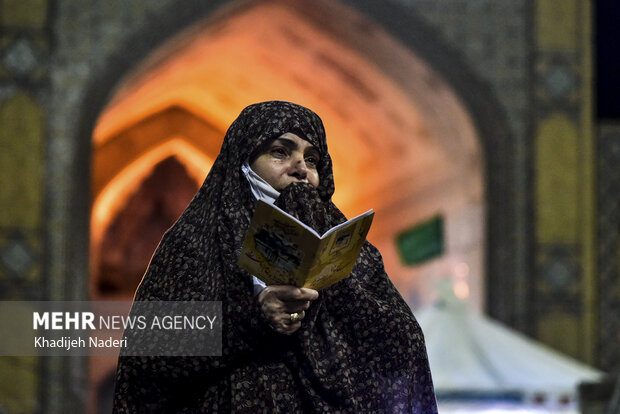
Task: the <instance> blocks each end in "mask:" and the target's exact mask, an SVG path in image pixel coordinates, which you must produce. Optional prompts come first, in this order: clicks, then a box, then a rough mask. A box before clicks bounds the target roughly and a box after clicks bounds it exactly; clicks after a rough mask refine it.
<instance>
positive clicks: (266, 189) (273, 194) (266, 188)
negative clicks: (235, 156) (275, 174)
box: [241, 159, 280, 204]
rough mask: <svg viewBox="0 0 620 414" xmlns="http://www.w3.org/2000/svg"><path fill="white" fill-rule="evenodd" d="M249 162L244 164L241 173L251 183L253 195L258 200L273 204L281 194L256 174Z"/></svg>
mask: <svg viewBox="0 0 620 414" xmlns="http://www.w3.org/2000/svg"><path fill="white" fill-rule="evenodd" d="M248 161H249V159H248V160H247V161H245V162H244V163H243V165H242V166H241V171H242V172H243V174H244V175H245V178H246V179H247V180H248V182H249V183H250V190H252V195H254V198H256V199H257V200H264V201H266V202H267V203H269V204H273V203H274V202H275V201H276V198H278V197H279V196H280V192H279V191H278V190H276V189H275V188H273V187H272V186H271V184H269V183H268V182H267V181H265V180H263V178H262V177H261V176H260V175H258V174H256V173H255V172H254V170H252V168H251V167H250V164H249V162H248Z"/></svg>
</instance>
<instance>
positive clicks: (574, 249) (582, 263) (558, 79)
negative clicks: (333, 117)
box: [0, 0, 620, 413]
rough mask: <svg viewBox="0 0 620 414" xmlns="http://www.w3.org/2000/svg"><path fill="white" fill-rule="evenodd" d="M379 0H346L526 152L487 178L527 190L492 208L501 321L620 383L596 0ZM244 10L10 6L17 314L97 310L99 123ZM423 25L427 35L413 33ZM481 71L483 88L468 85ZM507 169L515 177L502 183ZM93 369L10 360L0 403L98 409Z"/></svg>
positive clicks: (612, 148)
mask: <svg viewBox="0 0 620 414" xmlns="http://www.w3.org/2000/svg"><path fill="white" fill-rule="evenodd" d="M373 2H374V1H373V0H346V1H343V3H344V4H347V5H349V6H350V7H351V8H353V9H357V10H358V11H360V12H362V13H365V12H366V13H367V15H368V17H369V18H371V19H374V20H376V21H379V22H381V24H382V26H383V27H384V28H385V29H386V30H387V31H388V32H392V33H403V32H409V33H414V34H415V33H420V35H419V36H418V38H415V36H413V35H412V36H413V38H414V39H413V40H412V42H414V43H415V45H417V47H418V48H419V49H420V54H421V56H422V57H424V58H427V59H428V61H429V63H430V64H431V66H433V67H434V68H435V69H436V70H437V71H438V72H439V73H440V74H441V75H443V76H445V77H446V79H447V80H448V82H450V83H451V84H452V86H453V87H454V88H455V90H456V91H457V93H458V94H459V95H460V96H461V97H462V98H463V100H464V102H465V104H466V106H467V107H469V108H470V109H472V111H477V113H478V115H477V121H478V125H477V126H478V127H481V125H482V124H484V125H486V126H484V125H483V126H482V127H483V128H486V131H485V135H486V136H487V139H492V138H490V137H492V136H493V133H494V131H493V125H495V124H494V123H493V119H485V109H484V108H485V106H484V103H481V102H478V101H476V96H477V95H478V93H479V92H480V88H482V89H484V90H485V91H488V92H490V93H491V94H492V95H493V96H495V97H496V98H497V102H498V103H499V105H500V108H499V110H500V111H501V112H502V113H504V114H505V117H506V119H507V120H508V124H507V125H508V131H504V130H499V129H498V130H497V131H495V134H496V136H497V139H498V140H500V139H501V140H504V141H507V140H510V141H511V142H510V147H509V150H505V151H503V152H502V154H505V155H502V156H501V157H497V158H495V159H494V160H493V161H492V162H489V163H488V164H487V169H488V171H487V185H493V182H494V181H493V180H509V181H510V183H511V185H510V186H509V187H510V189H511V190H510V192H511V193H510V198H508V199H503V198H502V199H496V200H490V201H489V204H493V205H494V206H496V207H495V208H496V209H500V210H501V211H502V212H504V214H499V217H497V220H499V221H500V222H502V223H503V222H507V221H509V222H512V224H511V227H510V228H511V229H512V231H511V232H510V233H508V234H505V235H504V237H505V238H507V239H510V240H509V242H508V243H507V244H506V245H508V246H512V248H511V249H510V250H506V251H501V252H500V254H498V257H497V258H496V259H495V260H496V261H497V263H499V264H501V263H504V264H505V271H504V272H499V271H496V272H494V273H493V274H489V275H488V276H487V282H486V283H487V289H488V291H487V292H488V293H487V306H488V310H489V312H490V313H491V314H492V315H493V316H495V317H498V318H500V319H501V320H503V321H505V322H507V323H509V324H510V325H512V326H514V327H517V328H518V329H520V330H522V331H525V332H527V333H528V334H530V335H533V336H535V337H537V338H538V339H540V340H542V341H543V342H546V343H547V344H549V345H552V346H554V347H556V348H557V349H560V350H562V351H563V352H566V353H568V354H570V355H572V356H575V357H577V358H580V359H582V360H584V361H587V362H589V363H591V364H594V365H596V366H599V367H602V368H604V369H607V370H612V369H615V370H616V371H617V370H618V369H620V354H619V351H618V350H619V349H620V347H618V341H619V340H620V339H618V332H619V331H620V320H619V319H618V317H617V315H618V314H620V312H618V310H619V309H620V276H619V272H620V264H619V263H620V235H619V233H618V228H619V225H618V224H619V221H620V213H619V205H620V201H619V199H618V197H619V196H618V194H620V191H619V190H620V189H619V188H618V183H619V177H618V168H617V165H619V164H620V163H619V154H620V150H619V148H618V142H620V127H619V126H618V124H614V123H605V124H602V125H600V127H599V128H598V132H597V134H596V135H595V131H596V129H595V124H594V121H593V119H592V118H591V117H592V96H591V94H592V92H591V73H590V66H591V62H592V50H591V43H590V39H591V21H592V20H591V18H590V14H591V6H590V4H591V2H590V1H578V0H442V1H436V0H392V1H390V2H385V3H386V7H385V8H383V11H376V13H377V15H376V16H375V15H372V14H371V13H369V11H372V10H375V9H374V7H375V6H374V5H373ZM206 3H208V4H206ZM229 3H230V2H228V1H225V0H217V1H210V2H204V1H191V0H184V1H178V0H132V1H130V0H109V1H100V0H1V1H0V131H1V135H0V177H1V180H2V184H1V185H2V189H1V191H0V292H1V293H0V294H1V295H2V300H8V299H22V300H27V299H30V300H32V299H47V300H72V299H81V298H85V297H87V292H88V286H87V284H88V257H87V254H86V249H83V248H81V247H80V248H77V247H76V246H87V245H88V222H89V214H90V200H89V197H88V194H89V186H90V184H89V179H90V170H89V168H90V161H91V160H90V140H91V129H92V126H93V125H94V122H95V120H96V117H97V115H98V113H99V111H101V109H102V107H103V105H104V104H105V102H106V98H107V97H108V95H109V94H110V93H111V88H113V86H114V84H115V82H116V81H117V80H118V79H120V77H121V76H122V74H123V73H124V72H125V71H126V70H128V69H129V68H131V67H132V66H133V65H135V64H136V63H138V62H139V61H140V60H141V59H142V58H144V56H145V54H146V53H147V51H148V50H150V49H152V48H154V47H156V46H157V45H159V44H160V43H161V42H162V41H163V40H165V38H166V37H167V36H170V35H172V34H174V33H175V32H177V31H178V30H181V29H182V28H183V27H185V26H187V25H190V24H192V23H194V22H196V21H198V20H199V19H201V18H204V17H207V16H210V15H211V14H212V13H213V12H215V11H218V10H219V9H220V7H221V6H226V5H229ZM374 3H376V2H374ZM388 6H389V7H388ZM394 11H401V13H399V14H398V15H397V14H395V13H394ZM218 13H219V11H218ZM382 13H383V14H382ZM409 15H410V16H414V17H415V20H412V21H415V23H419V26H416V25H413V24H412V25H411V26H408V25H407V19H406V17H407V16H409ZM403 16H404V17H403ZM389 21H393V22H395V25H397V26H398V27H389V24H388V22H389ZM425 36H429V37H428V39H427V38H425ZM427 40H428V41H427ZM437 45H441V46H442V47H441V48H438V47H437ZM447 56H448V57H447ZM465 71H466V72H467V73H470V74H473V75H472V76H474V77H475V78H476V79H477V80H478V82H477V83H467V84H464V83H463V82H459V81H460V80H462V79H463V77H462V72H465ZM486 117H487V118H489V117H490V115H486ZM498 125H503V124H498ZM595 137H596V140H595ZM502 142H503V141H502ZM595 144H596V145H595ZM487 148H488V147H487ZM502 157H503V158H502ZM503 166H508V167H507V168H506V169H504V170H503V171H508V172H509V174H510V175H511V176H510V177H508V178H506V177H498V176H497V174H495V175H494V174H493V171H495V168H496V167H497V168H499V167H503ZM597 181H598V183H597ZM595 184H597V186H595ZM500 198H501V197H500ZM505 200H508V201H505ZM502 215H503V216H504V217H501V216H502ZM502 220H503V221H502ZM490 244H491V243H490ZM493 266H495V267H494V269H500V268H501V267H500V266H499V265H498V264H494V265H493ZM84 368H85V362H84V361H81V360H79V359H77V358H71V359H69V358H56V359H51V358H50V359H43V358H40V359H27V358H8V357H2V358H0V372H2V373H6V372H11V373H12V375H1V376H0V406H2V407H4V408H5V410H6V411H7V412H14V411H19V412H24V413H33V412H49V413H54V412H80V411H81V410H80V409H78V408H77V407H83V406H84V404H85V398H86V397H85V395H86V381H85V380H84V375H85V374H84V371H85V369H84Z"/></svg>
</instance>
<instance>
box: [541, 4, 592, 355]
mask: <svg viewBox="0 0 620 414" xmlns="http://www.w3.org/2000/svg"><path fill="white" fill-rule="evenodd" d="M587 7H588V6H587V5H585V2H584V3H577V2H576V1H575V0H567V1H558V0H536V1H535V2H534V10H533V11H534V21H535V25H534V30H533V41H534V42H533V47H534V55H533V56H534V61H533V66H532V67H533V68H534V75H535V82H534V85H535V93H534V96H533V98H534V100H533V110H534V112H533V114H532V115H533V117H532V120H533V129H534V131H535V132H536V135H535V145H534V149H535V161H536V163H535V167H536V169H535V176H534V178H535V182H534V188H535V190H536V193H535V194H536V197H535V205H534V215H535V219H536V221H535V223H536V232H535V237H536V240H535V242H536V243H535V263H536V264H537V266H536V278H535V279H532V284H533V286H535V287H536V290H535V292H536V296H535V300H534V306H533V309H536V313H535V314H534V315H533V319H532V320H533V322H534V323H535V324H536V325H537V327H536V331H537V335H538V337H539V339H541V340H543V341H544V342H545V343H547V344H548V345H551V346H554V347H555V348H557V349H559V350H561V351H563V352H565V353H568V354H569V355H572V356H573V357H575V358H578V359H581V360H584V361H588V362H590V363H593V362H594V359H595V355H594V353H595V349H594V342H595V339H594V337H595V330H596V328H595V321H594V318H592V316H591V315H593V314H594V312H595V309H594V307H595V306H596V302H595V300H594V298H593V295H592V292H593V291H594V289H595V287H594V286H592V284H593V283H595V279H594V272H593V266H594V261H595V259H594V254H593V246H592V245H593V243H592V240H593V237H594V224H593V221H594V219H593V217H594V215H593V214H594V213H593V210H594V207H593V199H594V191H595V189H594V185H593V180H592V176H591V174H592V171H593V168H594V167H593V165H594V159H593V154H592V148H593V142H594V137H593V134H592V133H591V131H592V129H593V125H592V119H591V117H590V114H591V113H592V92H591V90H590V89H587V88H584V82H585V80H587V79H588V77H589V72H588V71H589V65H586V64H584V62H588V61H589V60H590V59H591V58H592V56H591V50H590V49H589V46H588V45H589V38H588V33H589V28H590V24H591V23H590V20H589V18H588V16H589V13H588V9H587ZM561 321H564V322H566V323H564V322H561ZM554 323H557V324H563V325H564V328H563V332H562V334H561V335H560V336H559V337H558V338H561V339H558V338H555V337H554V335H549V333H548V331H553V332H555V331H554V329H555V328H554V327H553V325H554ZM556 334H558V335H559V332H556Z"/></svg>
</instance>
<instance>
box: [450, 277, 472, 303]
mask: <svg viewBox="0 0 620 414" xmlns="http://www.w3.org/2000/svg"><path fill="white" fill-rule="evenodd" d="M453 289H454V294H455V295H456V297H457V298H459V299H467V298H468V297H469V285H468V284H467V282H465V281H462V280H461V281H458V282H456V283H455V284H454V287H453Z"/></svg>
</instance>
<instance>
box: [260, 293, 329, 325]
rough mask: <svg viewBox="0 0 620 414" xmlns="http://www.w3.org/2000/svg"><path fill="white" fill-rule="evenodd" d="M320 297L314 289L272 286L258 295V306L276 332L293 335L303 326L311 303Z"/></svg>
mask: <svg viewBox="0 0 620 414" xmlns="http://www.w3.org/2000/svg"><path fill="white" fill-rule="evenodd" d="M318 297H319V292H317V291H316V290H313V289H307V288H298V287H296V286H289V285H272V286H267V287H266V288H265V289H263V290H262V292H260V293H259V294H258V304H259V305H260V308H261V310H262V311H263V315H265V318H267V320H268V321H269V324H270V325H271V327H272V328H273V329H274V330H275V331H277V332H279V333H281V334H285V335H291V334H292V333H294V332H295V331H296V330H298V329H299V327H300V326H301V320H302V319H303V318H304V316H305V315H306V313H305V310H306V309H308V307H310V302H311V301H313V300H315V299H316V298H318Z"/></svg>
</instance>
